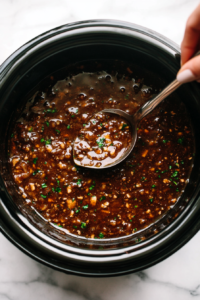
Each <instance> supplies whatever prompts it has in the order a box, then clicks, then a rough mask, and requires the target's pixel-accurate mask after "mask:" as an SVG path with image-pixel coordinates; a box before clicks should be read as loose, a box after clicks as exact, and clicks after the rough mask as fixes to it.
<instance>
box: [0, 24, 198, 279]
mask: <svg viewBox="0 0 200 300" xmlns="http://www.w3.org/2000/svg"><path fill="white" fill-rule="evenodd" d="M106 22H109V21H107V20H100V21H99V20H97V21H95V20H93V21H87V22H77V23H72V24H67V25H64V26H61V27H59V28H57V29H53V30H50V31H48V32H46V33H44V34H42V35H40V36H39V37H37V38H35V39H33V40H32V41H30V42H28V43H27V44H25V45H24V46H22V47H21V48H20V49H18V50H17V51H16V52H15V53H14V54H13V55H11V56H10V57H9V58H8V60H7V61H6V62H4V63H3V64H2V66H1V68H0V69H1V76H2V77H1V78H3V77H4V76H5V74H6V73H7V72H9V69H10V67H12V65H13V63H14V62H15V61H17V60H18V59H19V56H21V55H23V54H24V53H26V51H27V50H28V49H30V48H31V47H32V46H33V44H34V43H35V44H37V43H40V42H41V41H43V40H45V39H48V38H49V37H51V36H53V35H56V34H58V33H60V32H62V31H63V30H65V29H66V28H67V30H73V29H75V28H77V27H84V25H85V26H93V25H94V24H95V26H101V25H102V24H103V25H104V26H105V25H106ZM119 24H120V25H119ZM121 24H122V25H121ZM126 25H127V23H125V22H118V23H117V26H125V27H126ZM108 26H113V24H112V21H111V23H109V25H108ZM129 26H130V27H129ZM133 26H134V25H133ZM127 28H130V29H131V30H134V29H135V28H134V27H131V24H128V25H127ZM57 30H58V32H57ZM137 30H138V31H141V32H142V33H144V30H146V31H147V33H146V32H145V34H147V35H148V34H149V35H153V38H154V37H156V39H158V40H159V41H162V39H163V41H164V40H166V39H165V38H164V37H162V36H160V35H157V34H156V33H155V32H152V31H150V32H149V31H148V30H147V29H144V28H142V27H140V26H137V25H136V31H137ZM163 41H162V42H163ZM164 43H165V45H166V44H167V46H169V45H170V41H169V40H168V41H167V43H166V42H165V41H164ZM170 47H171V48H172V49H173V50H176V53H178V49H177V47H176V46H175V44H174V43H172V46H171V45H170ZM2 70H3V71H4V72H3V71H2ZM2 210H3V208H2V207H1V209H0V212H1V211H2ZM195 224H196V225H195V226H192V228H191V231H190V235H188V236H187V238H186V239H185V240H184V241H183V240H182V243H180V242H179V244H178V246H176V247H174V248H173V251H171V252H170V251H169V252H168V253H167V254H165V255H161V256H160V257H158V258H156V259H155V260H154V261H151V262H148V263H146V264H143V266H142V267H139V268H135V267H134V268H131V270H128V271H127V270H126V271H124V270H122V271H121V272H120V270H118V271H117V270H115V272H114V273H113V272H111V273H110V275H112V276H113V275H120V274H124V273H129V272H132V271H138V270H140V269H143V268H146V267H149V266H150V265H153V264H155V263H157V262H158V261H160V260H162V259H164V258H165V257H167V256H169V255H170V254H171V253H173V252H175V251H176V250H177V249H178V248H180V247H181V246H182V245H183V244H184V243H185V242H187V240H189V239H190V238H191V235H194V234H195V233H196V232H197V230H198V228H199V222H198V225H197V223H195ZM7 225H8V226H7ZM7 225H6V222H3V218H2V220H1V227H2V231H3V233H4V234H5V235H6V236H7V237H8V238H9V239H10V240H12V242H13V243H15V244H16V245H17V246H18V247H20V248H21V249H22V250H23V251H25V252H26V253H29V255H31V256H32V257H33V256H34V258H36V256H35V255H34V254H33V253H32V251H31V248H30V249H29V250H28V249H27V248H28V246H27V248H26V249H25V248H24V247H23V246H22V245H20V244H19V243H17V242H16V241H17V237H16V238H15V240H16V241H15V240H14V239H13V238H12V234H13V233H12V230H10V233H8V232H9V224H7ZM5 228H7V230H6V229H5ZM32 250H33V249H32ZM37 255H38V254H37ZM125 256H128V255H125ZM37 259H38V258H37ZM49 259H50V260H51V258H49ZM39 260H40V261H42V262H43V263H44V262H45V259H42V258H39ZM88 263H89V261H88ZM46 264H47V265H51V263H50V261H48V262H46ZM51 266H52V265H51ZM55 268H57V269H60V270H62V271H65V272H70V270H69V269H68V270H66V269H65V270H63V269H62V268H61V267H58V266H57V267H55ZM72 272H73V273H76V274H79V272H76V271H74V270H72ZM70 273H71V272H70ZM79 275H92V276H94V275H95V276H105V275H107V276H109V272H108V273H107V272H106V273H104V272H101V274H99V272H97V273H95V274H94V273H91V274H89V273H86V274H84V272H83V271H82V272H81V274H79Z"/></svg>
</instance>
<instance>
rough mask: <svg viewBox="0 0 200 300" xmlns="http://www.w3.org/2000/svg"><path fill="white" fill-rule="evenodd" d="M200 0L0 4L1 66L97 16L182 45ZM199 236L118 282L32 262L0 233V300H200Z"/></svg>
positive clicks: (14, 0) (8, 0)
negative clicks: (39, 39)
mask: <svg viewBox="0 0 200 300" xmlns="http://www.w3.org/2000/svg"><path fill="white" fill-rule="evenodd" d="M198 3H199V0H140V1H138V0H137V1H136V0H123V1H122V0H121V1H120V0H99V1H94V0H85V1H83V0H73V1H69V0H28V1H26V0H0V40H1V48H0V64H1V63H2V62H3V61H4V60H5V59H6V58H7V57H8V56H9V55H10V54H11V53H12V52H13V51H14V50H16V49H17V48H18V47H20V46H21V45H22V44H24V43H25V42H27V41H28V40H30V39H32V38H33V37H35V36H36V35H38V34H40V33H42V32H44V31H47V30H49V29H51V28H54V27H57V26H59V25H62V24H65V23H69V22H74V21H80V20H86V19H96V18H98V19H99V18H107V19H108V18H110V19H119V20H124V21H129V22H133V23H136V24H139V25H142V26H145V27H148V28H151V29H153V30H155V31H158V32H159V33H161V34H163V35H165V36H167V37H168V38H170V39H172V40H173V41H175V42H176V43H178V44H180V43H181V40H182V37H183V33H184V27H185V23H186V20H187V17H188V16H189V14H190V13H191V12H192V10H193V9H194V8H195V7H196V6H197V4H198ZM199 253H200V233H198V234H196V236H195V237H193V238H192V239H191V240H190V241H189V242H188V243H187V245H185V246H184V247H183V248H182V249H180V250H179V251H178V252H176V253H175V254H174V255H172V256H171V257H169V258H168V259H166V260H165V261H163V262H161V263H159V264H157V265H156V266H154V267H151V268H149V269H147V270H145V271H143V272H139V273H136V274H131V275H127V276H120V277H116V278H82V277H77V276H71V275H66V274H63V273H60V272H57V271H55V270H52V269H50V268H48V267H46V266H43V265H42V264H40V263H38V262H36V261H34V260H33V259H31V258H29V257H28V256H26V255H25V254H23V253H22V252H21V251H19V250H18V249H17V248H16V247H15V246H13V245H12V244H11V243H10V242H9V241H8V240H6V238H5V237H4V236H3V235H2V234H1V233H0V300H27V299H28V300H35V299H37V300H44V299H48V300H64V299H71V300H86V299H88V300H108V299H109V300H114V299H115V300H121V299H125V300H129V299H136V300H146V299H149V298H150V299H155V300H169V299H172V300H173V299H176V300H179V299H180V300H189V299H192V298H198V299H200V255H199Z"/></svg>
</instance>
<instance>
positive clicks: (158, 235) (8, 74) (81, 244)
mask: <svg viewBox="0 0 200 300" xmlns="http://www.w3.org/2000/svg"><path fill="white" fill-rule="evenodd" d="M95 59H97V60H99V59H108V60H111V59H112V60H113V59H119V60H122V61H127V62H131V63H136V64H137V65H140V66H141V67H145V68H146V69H147V70H151V71H153V72H154V73H155V74H157V76H159V77H161V78H163V79H164V80H165V81H166V82H170V81H172V80H173V79H174V78H175V76H176V73H177V71H178V69H179V68H180V63H179V62H180V52H179V47H178V46H177V45H175V44H174V43H173V42H171V41H169V40H168V39H166V38H164V37H163V36H160V35H159V34H157V33H155V32H152V31H150V30H148V29H146V28H143V27H140V26H137V25H134V24H130V23H125V22H119V21H110V20H92V21H85V22H78V23H73V24H68V25H64V26H61V27H59V28H55V29H53V30H51V31H48V32H46V33H44V34H42V35H40V36H38V37H36V38H35V39H33V40H31V41H30V42H28V43H27V44H25V45H24V46H22V47H21V48H20V49H18V50H17V51H16V52H15V53H13V54H12V55H11V56H10V57H9V58H8V59H7V60H6V61H5V62H4V63H3V64H2V65H1V67H0V144H1V147H0V170H1V177H0V226H1V231H2V232H3V234H4V235H5V236H6V237H7V238H8V239H9V240H10V241H11V242H12V243H14V244H15V245H16V246H17V247H18V248H20V249H21V250H22V251H24V252H25V253H27V254H28V255H30V256H31V257H33V258H35V259H36V260H38V261H40V262H42V263H44V264H46V265H48V266H51V267H53V268H56V269H57V270H60V271H63V272H67V273H71V274H77V275H85V276H114V275H121V274H125V273H130V272H136V271H138V270H141V269H144V268H147V267H149V266H151V265H153V264H155V263H157V262H159V261H161V260H163V259H164V258H166V257H167V256H169V255H170V254H172V253H173V252H175V251H176V250H177V249H179V248H180V247H181V246H182V245H184V244H185V243H186V242H187V241H188V240H189V239H190V238H191V237H192V236H193V235H194V234H195V233H196V232H197V231H198V229H199V226H200V218H199V212H200V203H199V184H200V183H199V179H200V178H199V177H200V172H199V170H200V160H199V156H198V153H200V151H199V148H200V126H199V119H200V84H198V83H190V84H185V85H184V86H182V87H181V88H179V90H178V91H177V95H178V96H179V97H180V98H181V100H182V101H183V102H184V104H185V106H186V108H187V111H188V114H189V115H190V118H191V121H192V126H193V130H194V135H195V147H196V151H195V158H194V166H193V169H192V172H191V176H190V180H189V183H188V185H187V187H186V189H185V192H184V194H183V196H182V197H181V199H180V200H179V201H178V202H177V204H176V205H175V207H174V208H173V209H172V210H171V211H169V212H168V213H167V214H166V215H165V216H164V217H163V218H162V219H161V220H159V221H157V222H156V223H154V224H152V225H151V226H150V227H149V228H147V229H145V230H143V231H141V232H139V233H138V234H135V235H132V236H127V237H123V238H116V239H110V240H109V239H105V240H104V239H103V240H101V241H99V240H92V239H86V238H83V237H76V236H73V235H70V234H66V233H65V232H64V231H62V230H59V229H57V228H56V227H55V226H51V225H50V224H49V223H48V222H46V220H45V219H43V218H42V217H41V216H40V215H39V214H38V213H37V212H35V211H34V210H33V209H31V208H30V207H27V206H26V205H24V202H23V199H21V198H20V197H19V195H18V194H17V193H16V187H15V184H14V183H13V181H12V177H11V173H10V169H9V165H8V163H7V162H8V142H7V141H8V138H9V136H10V134H11V129H12V126H13V123H14V121H15V120H16V119H17V118H18V116H19V114H20V112H21V110H22V108H23V107H24V104H25V103H24V101H25V100H24V99H27V97H28V95H29V94H31V93H33V92H34V90H35V88H36V86H37V85H38V83H39V82H40V81H42V80H43V79H44V78H45V77H46V76H48V75H49V74H51V73H52V72H54V71H56V70H59V69H61V68H63V67H64V66H67V65H69V64H72V63H74V62H81V61H85V60H95ZM141 237H143V238H144V239H142V240H141V239H140V238H141Z"/></svg>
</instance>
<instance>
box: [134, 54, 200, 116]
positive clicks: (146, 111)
mask: <svg viewBox="0 0 200 300" xmlns="http://www.w3.org/2000/svg"><path fill="white" fill-rule="evenodd" d="M197 55H200V51H198V52H197V53H196V54H195V55H193V56H192V57H195V56H197ZM181 85H182V83H180V82H179V81H178V80H177V79H175V80H174V81H172V82H171V83H170V84H169V85H168V86H167V87H166V88H165V89H164V90H163V91H162V92H160V94H158V95H157V96H156V97H155V98H153V99H152V100H150V101H148V102H147V103H145V104H144V105H143V106H142V107H141V108H140V109H139V110H138V111H137V113H136V115H135V117H136V119H137V122H139V121H140V120H141V119H143V118H144V117H145V116H146V115H148V114H149V113H150V112H151V111H152V110H153V109H154V108H155V107H156V106H157V105H158V104H160V102H162V100H164V99H165V98H166V97H167V96H169V95H170V94H171V93H172V92H173V91H175V90H176V89H177V88H178V87H179V86H181Z"/></svg>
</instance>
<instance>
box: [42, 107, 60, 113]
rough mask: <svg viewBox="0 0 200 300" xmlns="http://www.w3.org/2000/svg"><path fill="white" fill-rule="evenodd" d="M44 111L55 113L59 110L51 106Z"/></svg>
mask: <svg viewBox="0 0 200 300" xmlns="http://www.w3.org/2000/svg"><path fill="white" fill-rule="evenodd" d="M44 112H47V113H55V112H57V109H50V108H48V109H47V110H44Z"/></svg>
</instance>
